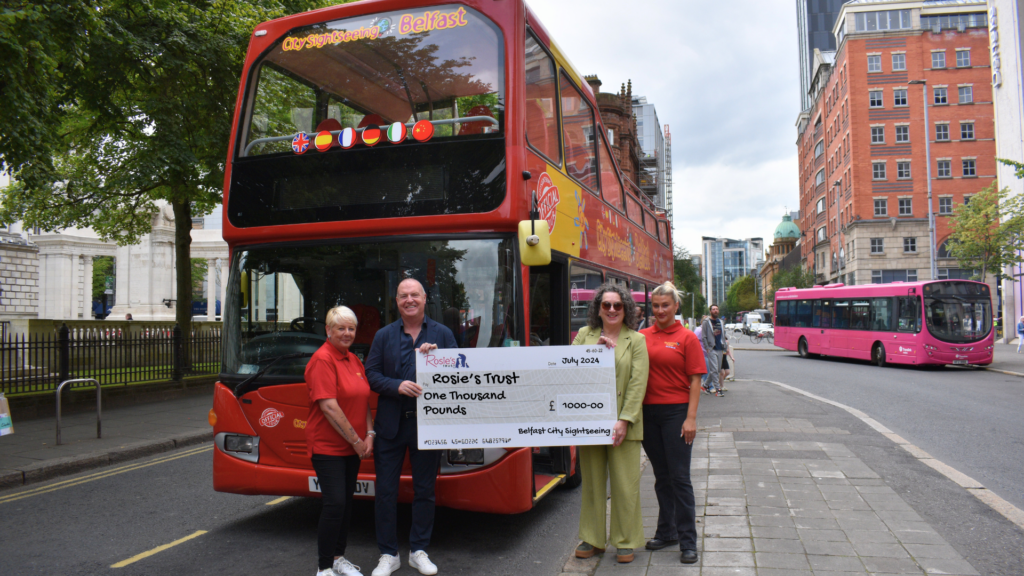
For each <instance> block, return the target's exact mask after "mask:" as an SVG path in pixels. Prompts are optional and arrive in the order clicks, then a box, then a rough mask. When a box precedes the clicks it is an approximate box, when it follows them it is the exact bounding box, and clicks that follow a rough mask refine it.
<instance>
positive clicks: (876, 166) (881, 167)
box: [871, 162, 885, 180]
mask: <svg viewBox="0 0 1024 576" xmlns="http://www.w3.org/2000/svg"><path fill="white" fill-rule="evenodd" d="M871 179H872V180H885V162H872V163H871Z"/></svg>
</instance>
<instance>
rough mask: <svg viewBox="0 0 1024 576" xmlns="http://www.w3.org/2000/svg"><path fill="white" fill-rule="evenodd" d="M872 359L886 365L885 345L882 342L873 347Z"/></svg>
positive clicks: (878, 363)
mask: <svg viewBox="0 0 1024 576" xmlns="http://www.w3.org/2000/svg"><path fill="white" fill-rule="evenodd" d="M871 361H872V362H874V363H875V364H877V365H878V366H880V367H881V366H885V346H882V343H881V342H877V343H875V345H874V346H872V347H871Z"/></svg>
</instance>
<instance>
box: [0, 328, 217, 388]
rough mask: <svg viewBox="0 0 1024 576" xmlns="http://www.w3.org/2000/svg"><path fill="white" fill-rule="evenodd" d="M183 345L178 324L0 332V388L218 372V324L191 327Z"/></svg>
mask: <svg viewBox="0 0 1024 576" xmlns="http://www.w3.org/2000/svg"><path fill="white" fill-rule="evenodd" d="M184 344H185V340H184V338H183V335H182V331H181V329H180V328H179V327H178V326H177V325H175V326H174V327H173V328H166V327H154V328H147V329H144V330H140V331H133V332H128V331H126V330H122V329H120V328H110V329H105V328H68V326H67V325H66V324H62V325H61V326H60V328H58V329H57V330H55V331H53V332H52V333H30V334H9V333H8V334H0V391H2V392H4V393H5V394H8V395H10V394H20V393H31V392H51V391H53V390H56V388H57V385H58V384H60V383H61V382H63V381H65V380H69V379H74V378H94V379H96V380H98V381H99V383H100V384H101V385H104V386H105V385H110V384H123V385H129V384H133V383H138V382H150V381H160V380H181V379H182V378H184V377H186V376H195V375H203V374H216V373H218V372H219V370H220V358H221V356H220V351H221V330H220V329H219V328H207V329H199V330H193V331H192V334H191V338H190V339H189V348H188V350H189V354H188V357H186V356H185V354H184V353H183V352H184V349H185V348H184ZM84 385H85V384H80V385H79V386H75V385H72V387H80V386H84Z"/></svg>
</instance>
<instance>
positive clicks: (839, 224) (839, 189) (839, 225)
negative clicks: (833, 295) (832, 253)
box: [832, 180, 845, 284]
mask: <svg viewBox="0 0 1024 576" xmlns="http://www.w3.org/2000/svg"><path fill="white" fill-rule="evenodd" d="M832 185H833V186H835V188H836V242H837V243H838V244H839V246H838V250H836V261H837V262H838V263H839V282H840V283H843V284H845V282H844V281H843V256H844V255H845V254H844V253H843V236H842V230H843V208H842V204H841V203H840V202H841V198H840V196H841V195H842V193H843V181H842V180H836V181H835V182H833V183H832Z"/></svg>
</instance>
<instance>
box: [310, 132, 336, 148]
mask: <svg viewBox="0 0 1024 576" xmlns="http://www.w3.org/2000/svg"><path fill="white" fill-rule="evenodd" d="M333 143H334V134H331V133H330V132H328V131H327V130H321V131H320V132H319V133H317V135H316V138H315V139H314V140H313V144H314V145H315V146H316V149H317V150H319V151H321V152H325V151H326V150H327V149H328V148H330V147H331V144H333Z"/></svg>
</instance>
